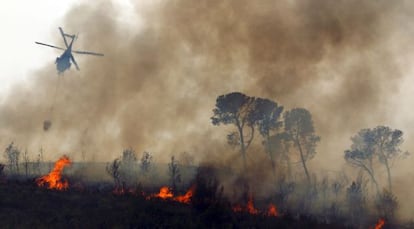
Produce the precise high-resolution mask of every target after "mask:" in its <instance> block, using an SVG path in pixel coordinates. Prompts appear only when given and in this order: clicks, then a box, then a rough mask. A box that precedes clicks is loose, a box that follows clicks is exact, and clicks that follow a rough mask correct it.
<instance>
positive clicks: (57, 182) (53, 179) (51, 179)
mask: <svg viewBox="0 0 414 229" xmlns="http://www.w3.org/2000/svg"><path fill="white" fill-rule="evenodd" d="M70 163H71V161H70V160H69V157H67V156H66V155H63V156H62V157H61V158H60V159H59V160H58V161H57V162H56V163H55V167H54V168H53V170H52V171H51V172H50V173H49V174H47V175H44V176H42V177H40V178H38V179H37V180H36V183H37V185H38V186H45V185H46V183H47V184H48V188H49V189H57V190H64V189H67V188H68V187H69V182H68V181H67V180H62V171H63V169H64V167H65V166H67V165H70Z"/></svg>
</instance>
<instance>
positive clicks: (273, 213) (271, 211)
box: [267, 204, 278, 216]
mask: <svg viewBox="0 0 414 229" xmlns="http://www.w3.org/2000/svg"><path fill="white" fill-rule="evenodd" d="M277 215H278V214H277V208H276V206H275V205H274V204H270V205H269V209H268V210H267V216H277Z"/></svg>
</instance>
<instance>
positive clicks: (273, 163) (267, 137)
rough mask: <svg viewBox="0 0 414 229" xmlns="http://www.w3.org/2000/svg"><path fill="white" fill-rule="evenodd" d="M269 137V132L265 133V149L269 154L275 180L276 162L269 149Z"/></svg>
mask: <svg viewBox="0 0 414 229" xmlns="http://www.w3.org/2000/svg"><path fill="white" fill-rule="evenodd" d="M269 139H270V136H269V134H267V135H266V151H267V153H268V154H269V158H270V163H271V164H272V170H273V176H274V178H275V181H276V162H275V159H274V157H273V154H272V151H271V150H270V143H269Z"/></svg>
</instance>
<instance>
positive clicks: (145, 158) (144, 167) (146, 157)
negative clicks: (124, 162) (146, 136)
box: [141, 152, 152, 175]
mask: <svg viewBox="0 0 414 229" xmlns="http://www.w3.org/2000/svg"><path fill="white" fill-rule="evenodd" d="M151 163H152V155H151V153H150V152H144V153H143V154H142V157H141V173H142V174H144V175H147V174H148V173H149V171H150V169H151Z"/></svg>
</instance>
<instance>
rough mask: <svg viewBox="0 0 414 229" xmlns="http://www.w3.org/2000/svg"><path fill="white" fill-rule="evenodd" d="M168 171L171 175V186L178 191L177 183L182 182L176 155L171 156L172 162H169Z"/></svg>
mask: <svg viewBox="0 0 414 229" xmlns="http://www.w3.org/2000/svg"><path fill="white" fill-rule="evenodd" d="M168 172H169V175H170V182H171V187H172V189H173V191H176V190H177V183H180V182H181V173H180V168H179V166H178V163H177V160H175V157H174V156H172V157H171V162H170V163H168Z"/></svg>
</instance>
